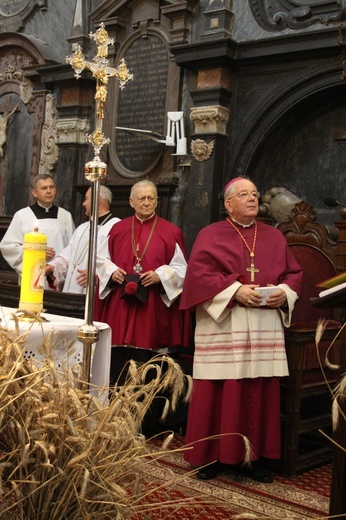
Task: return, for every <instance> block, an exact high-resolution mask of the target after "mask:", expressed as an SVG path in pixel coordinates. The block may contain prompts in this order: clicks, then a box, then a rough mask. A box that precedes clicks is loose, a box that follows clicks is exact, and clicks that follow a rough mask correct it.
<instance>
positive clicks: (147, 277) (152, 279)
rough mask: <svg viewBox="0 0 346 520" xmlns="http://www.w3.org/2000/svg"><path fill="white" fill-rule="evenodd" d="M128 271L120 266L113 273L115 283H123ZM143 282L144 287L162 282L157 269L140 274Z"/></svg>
mask: <svg viewBox="0 0 346 520" xmlns="http://www.w3.org/2000/svg"><path fill="white" fill-rule="evenodd" d="M126 274H127V273H126V271H125V270H124V269H121V267H119V268H118V269H116V271H114V273H113V274H112V280H113V282H115V283H118V284H122V283H123V281H124V280H125V275H126ZM140 279H141V283H142V285H143V286H144V287H149V285H155V284H158V283H160V282H161V280H160V277H159V275H158V274H157V273H156V271H146V272H145V273H141V274H140Z"/></svg>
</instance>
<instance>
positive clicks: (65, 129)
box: [55, 118, 90, 144]
mask: <svg viewBox="0 0 346 520" xmlns="http://www.w3.org/2000/svg"><path fill="white" fill-rule="evenodd" d="M55 129H56V132H57V139H58V143H59V144H67V143H69V144H70V143H76V144H85V143H86V139H87V134H88V132H89V131H90V122H89V120H88V119H80V118H66V119H58V120H57V122H56V127H55Z"/></svg>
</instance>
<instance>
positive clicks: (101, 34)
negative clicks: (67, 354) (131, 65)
mask: <svg viewBox="0 0 346 520" xmlns="http://www.w3.org/2000/svg"><path fill="white" fill-rule="evenodd" d="M89 37H90V38H92V39H93V40H94V41H95V43H96V46H97V54H96V56H95V57H94V58H93V60H92V61H89V60H87V59H85V57H84V55H83V52H82V49H81V47H80V46H79V45H78V47H77V49H76V51H75V52H74V53H73V54H72V55H71V56H67V57H66V62H67V63H69V64H70V65H71V66H72V68H73V69H74V71H75V77H76V78H77V79H79V78H80V76H81V73H82V72H83V71H84V70H90V72H91V73H92V75H93V77H94V78H96V93H95V96H94V99H95V129H94V131H93V133H92V134H90V135H87V136H86V139H87V141H88V142H89V143H90V144H91V146H92V147H93V149H94V158H93V159H92V160H91V161H89V162H88V163H86V165H85V168H84V173H85V178H86V179H87V180H88V181H90V182H91V213H90V231H89V250H88V279H87V287H86V295H85V314H84V319H85V323H84V324H83V325H82V326H81V327H80V328H79V330H78V333H77V338H78V339H79V341H81V343H83V374H82V380H83V381H84V383H85V390H88V389H89V383H90V367H91V346H92V344H93V343H95V342H97V341H98V339H99V331H98V329H97V327H95V325H94V323H93V310H94V294H95V264H96V250H97V231H98V229H97V219H98V204H99V192H100V182H101V181H103V180H104V179H105V178H106V176H107V164H105V163H104V162H102V161H101V159H100V151H101V148H102V147H103V145H105V144H108V143H109V142H110V139H109V138H106V137H105V135H104V134H103V131H102V127H103V120H104V108H105V104H106V100H107V89H108V79H109V78H110V77H112V76H115V77H116V78H117V79H118V80H119V88H120V89H123V88H124V87H125V85H126V83H127V81H129V80H132V79H133V74H130V73H129V70H128V68H127V66H126V63H125V61H124V59H122V60H121V62H120V64H119V66H118V68H113V67H110V66H109V64H108V59H107V56H108V46H109V45H113V43H114V41H113V39H112V38H109V37H108V32H107V31H106V29H105V27H104V24H103V23H101V24H100V27H99V29H98V30H97V31H96V32H95V33H90V34H89Z"/></svg>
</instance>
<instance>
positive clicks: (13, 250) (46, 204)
mask: <svg viewBox="0 0 346 520" xmlns="http://www.w3.org/2000/svg"><path fill="white" fill-rule="evenodd" d="M31 193H32V195H33V196H34V198H35V199H36V202H35V203H34V204H32V205H31V206H28V207H26V208H22V209H20V210H19V211H17V212H16V213H15V214H14V216H13V219H12V221H11V223H10V225H9V227H8V229H7V231H6V233H5V235H4V237H3V239H2V241H1V243H0V251H1V253H2V254H3V257H4V258H5V260H6V261H7V263H8V264H9V265H10V266H11V267H12V268H13V269H14V270H15V271H16V272H17V273H18V275H19V278H20V276H21V274H22V260H23V242H24V235H25V233H32V232H33V231H34V228H35V227H38V230H39V231H40V233H44V234H45V235H47V252H46V255H47V256H46V258H47V260H48V261H50V260H52V259H53V258H54V257H55V255H57V254H59V253H60V251H62V250H63V249H64V247H66V246H67V244H68V243H69V241H70V239H71V237H72V234H73V232H74V230H75V225H74V222H73V219H72V215H71V213H70V212H69V211H67V210H66V209H63V208H60V207H58V206H56V205H55V204H54V199H55V196H56V186H55V182H54V179H53V177H52V176H51V175H49V174H47V173H43V174H39V175H36V177H34V179H33V180H32V183H31Z"/></svg>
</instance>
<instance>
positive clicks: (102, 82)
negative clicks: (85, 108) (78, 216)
mask: <svg viewBox="0 0 346 520" xmlns="http://www.w3.org/2000/svg"><path fill="white" fill-rule="evenodd" d="M89 36H90V38H92V39H93V40H94V41H95V43H96V45H97V54H96V56H95V57H94V59H93V61H89V60H87V59H85V57H84V55H83V52H82V49H81V47H80V45H78V47H77V49H76V51H75V52H74V53H73V54H72V55H71V56H67V57H66V62H67V63H69V64H70V65H71V66H72V68H73V69H74V70H75V77H76V78H77V79H79V78H80V76H81V73H82V72H83V70H85V69H88V70H90V71H91V73H92V75H93V77H94V78H96V93H95V96H94V99H95V111H96V118H95V121H96V124H95V130H94V132H93V133H92V134H91V135H89V136H87V140H88V141H89V142H90V143H91V145H92V146H93V148H94V151H95V156H99V153H100V150H101V148H102V146H103V145H104V144H108V143H109V139H108V138H106V137H105V136H104V134H103V132H102V124H103V119H104V107H105V104H106V100H107V87H108V79H109V78H110V77H112V76H115V77H116V78H117V79H118V80H119V88H120V89H123V88H124V87H125V85H126V83H127V82H128V81H129V80H132V79H133V74H130V73H129V70H128V68H127V66H126V63H125V61H124V58H123V59H122V60H121V62H120V65H119V67H118V68H113V67H110V66H109V65H108V59H107V56H108V46H109V45H113V43H114V40H113V39H112V38H109V37H108V32H107V31H106V29H105V27H104V24H103V23H101V25H100V27H99V29H97V31H96V32H95V33H90V34H89Z"/></svg>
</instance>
